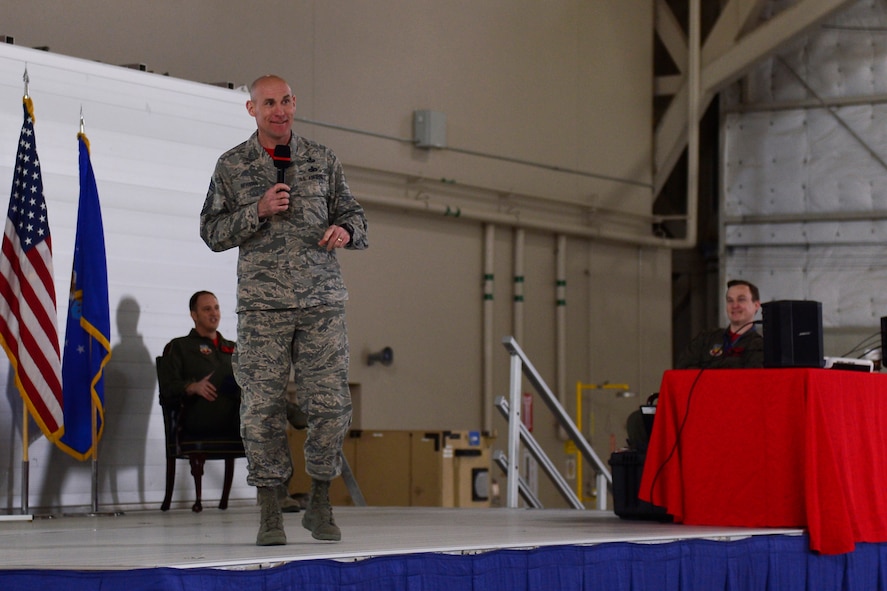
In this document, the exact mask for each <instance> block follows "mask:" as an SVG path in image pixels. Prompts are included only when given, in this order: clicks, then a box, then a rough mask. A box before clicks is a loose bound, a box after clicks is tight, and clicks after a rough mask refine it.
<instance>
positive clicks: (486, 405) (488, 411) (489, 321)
mask: <svg viewBox="0 0 887 591" xmlns="http://www.w3.org/2000/svg"><path fill="white" fill-rule="evenodd" d="M495 239H496V226H494V225H493V224H485V225H484V303H483V323H484V326H483V331H484V332H483V396H482V400H483V408H482V409H481V419H482V421H483V423H482V424H483V426H484V430H485V431H486V432H487V433H492V432H493V414H494V413H493V403H494V401H495V397H494V395H493V344H494V340H495V337H494V336H493V311H494V310H493V286H494V283H493V273H494V269H495V267H494V261H495V256H494V255H495V252H494V247H495Z"/></svg>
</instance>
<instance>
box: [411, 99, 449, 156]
mask: <svg viewBox="0 0 887 591" xmlns="http://www.w3.org/2000/svg"><path fill="white" fill-rule="evenodd" d="M413 143H414V144H416V147H417V148H446V147H447V116H446V114H445V113H441V112H440V111H429V110H427V109H423V110H419V111H413Z"/></svg>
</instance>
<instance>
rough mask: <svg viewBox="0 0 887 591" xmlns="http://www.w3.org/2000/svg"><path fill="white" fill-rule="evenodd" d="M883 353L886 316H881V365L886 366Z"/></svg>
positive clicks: (886, 347)
mask: <svg viewBox="0 0 887 591" xmlns="http://www.w3.org/2000/svg"><path fill="white" fill-rule="evenodd" d="M885 353H887V316H881V367H887V359H884V354H885ZM876 371H877V370H876Z"/></svg>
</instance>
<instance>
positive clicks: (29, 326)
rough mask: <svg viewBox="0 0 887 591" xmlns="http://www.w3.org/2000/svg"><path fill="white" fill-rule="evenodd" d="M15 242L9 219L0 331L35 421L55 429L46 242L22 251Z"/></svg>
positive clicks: (0, 279)
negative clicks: (26, 252)
mask: <svg viewBox="0 0 887 591" xmlns="http://www.w3.org/2000/svg"><path fill="white" fill-rule="evenodd" d="M10 234H12V235H11V236H10ZM17 241H18V236H17V235H16V234H15V231H14V228H13V226H12V223H11V222H9V221H8V222H7V224H6V229H5V232H4V236H3V244H2V257H0V316H2V318H3V322H2V324H0V334H2V336H3V338H4V340H5V342H6V344H7V347H8V348H9V349H10V350H9V353H10V354H11V355H12V356H13V357H14V358H15V362H16V364H17V368H16V373H17V376H18V380H19V382H20V383H21V387H22V389H23V392H24V393H25V395H26V396H27V399H28V401H29V402H30V404H31V406H32V409H33V411H34V412H35V413H37V415H38V416H37V417H36V418H37V420H38V422H42V423H43V425H41V426H42V427H43V426H45V428H46V429H48V430H49V432H50V433H55V432H56V431H58V429H59V428H60V427H61V424H62V421H63V418H62V416H63V411H62V396H61V376H60V370H59V369H58V367H59V362H58V359H59V344H58V331H57V329H56V325H55V314H56V309H55V290H54V288H52V290H51V291H49V290H47V289H46V287H47V277H48V278H49V279H48V283H49V285H52V271H51V269H47V261H46V259H45V258H44V257H46V256H51V252H50V250H49V246H48V245H44V244H40V245H38V246H37V247H35V248H32V249H30V251H29V253H28V254H27V255H25V253H21V252H17V250H18V249H16V247H15V245H16V244H17ZM49 264H50V265H51V262H49ZM28 278H33V279H34V282H33V283H32V282H31V281H28Z"/></svg>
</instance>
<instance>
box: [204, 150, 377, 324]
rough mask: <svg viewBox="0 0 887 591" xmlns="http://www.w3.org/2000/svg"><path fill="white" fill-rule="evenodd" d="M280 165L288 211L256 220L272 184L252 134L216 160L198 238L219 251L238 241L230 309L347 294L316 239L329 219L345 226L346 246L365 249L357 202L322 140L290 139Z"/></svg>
mask: <svg viewBox="0 0 887 591" xmlns="http://www.w3.org/2000/svg"><path fill="white" fill-rule="evenodd" d="M290 149H291V152H292V160H293V163H292V165H291V166H290V167H289V168H287V169H286V177H285V178H286V184H287V185H289V186H290V187H291V188H292V190H291V191H290V205H289V209H288V210H287V211H285V212H283V213H280V214H277V215H274V216H273V217H271V218H268V219H264V220H260V219H259V213H258V202H259V199H260V198H261V197H262V195H263V194H264V193H265V191H266V190H268V188H269V187H271V186H272V185H274V184H275V183H276V182H277V169H276V168H275V166H274V162H273V160H272V159H271V156H269V155H268V153H267V152H266V151H265V149H264V148H262V146H261V145H260V144H259V141H258V135H257V133H253V135H252V136H251V137H250V138H249V139H248V140H247V141H245V142H244V143H242V144H240V145H239V146H236V147H234V148H232V149H231V150H228V151H227V152H225V153H224V154H222V156H221V157H219V160H218V162H217V163H216V169H215V172H214V173H213V177H212V181H211V182H210V185H209V190H208V191H207V194H206V201H205V202H204V204H203V210H202V211H201V213H200V237H201V238H203V241H204V242H206V244H207V246H209V247H210V248H211V249H212V250H214V251H216V252H219V251H223V250H227V249H229V248H234V247H239V248H240V253H239V257H238V261H237V311H238V312H241V311H243V310H275V309H289V308H303V307H309V306H316V305H319V304H329V303H334V302H341V301H344V300H346V299H347V298H348V293H347V291H346V289H345V283H344V281H343V280H342V274H341V271H340V269H339V262H338V260H337V259H336V252H335V250H333V251H329V252H328V251H327V250H326V247H322V246H318V245H317V243H318V241H320V239H321V238H322V237H323V233H324V232H325V231H326V229H327V228H328V227H329V226H330V225H331V224H336V225H338V226H346V227H347V228H348V229H349V230H351V232H352V236H351V241H350V242H349V243H348V245H347V246H346V248H348V249H354V250H361V249H364V248H366V247H367V224H366V217H365V216H364V212H363V208H362V207H361V206H360V204H359V203H358V202H357V201H356V200H355V199H354V196H353V195H352V194H351V190H350V189H349V188H348V184H347V182H346V181H345V174H344V171H343V170H342V165H341V164H340V162H339V160H338V158H336V156H335V154H333V152H332V151H331V150H330V149H329V148H326V147H325V146H322V145H320V144H318V143H316V142H313V141H310V140H307V139H305V138H302V137H299V136H297V135H296V134H293V135H292V138H291V139H290Z"/></svg>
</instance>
